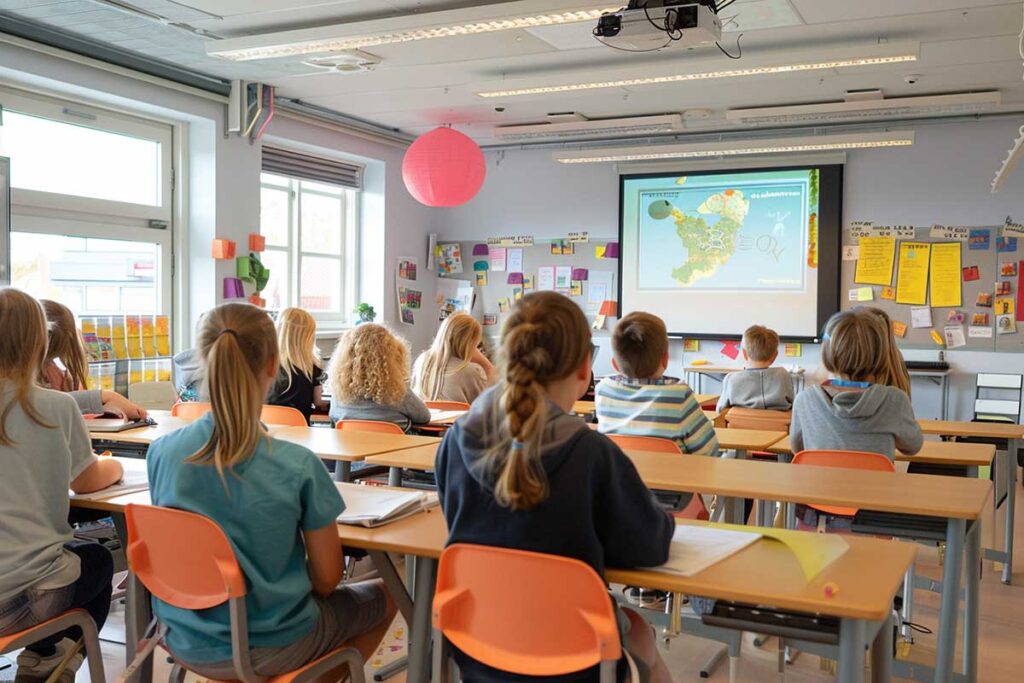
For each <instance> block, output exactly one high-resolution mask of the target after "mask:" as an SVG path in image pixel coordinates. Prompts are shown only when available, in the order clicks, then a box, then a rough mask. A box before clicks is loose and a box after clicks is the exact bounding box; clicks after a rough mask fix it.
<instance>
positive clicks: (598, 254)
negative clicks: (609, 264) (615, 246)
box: [594, 244, 607, 258]
mask: <svg viewBox="0 0 1024 683" xmlns="http://www.w3.org/2000/svg"><path fill="white" fill-rule="evenodd" d="M605 251H607V247H605V246H604V245H603V244H598V245H595V246H594V258H604V254H605Z"/></svg>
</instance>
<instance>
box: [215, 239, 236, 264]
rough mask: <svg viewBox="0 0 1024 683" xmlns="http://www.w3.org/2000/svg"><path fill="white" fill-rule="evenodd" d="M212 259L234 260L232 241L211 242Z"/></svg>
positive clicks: (217, 240) (233, 244)
mask: <svg viewBox="0 0 1024 683" xmlns="http://www.w3.org/2000/svg"><path fill="white" fill-rule="evenodd" d="M213 258H215V259H218V260H223V259H233V258H235V242H234V240H222V239H219V238H218V239H215V240H213Z"/></svg>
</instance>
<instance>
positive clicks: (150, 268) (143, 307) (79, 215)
mask: <svg viewBox="0 0 1024 683" xmlns="http://www.w3.org/2000/svg"><path fill="white" fill-rule="evenodd" d="M0 106H2V107H3V123H2V125H0V156H2V157H9V158H10V181H11V226H10V233H9V245H10V246H9V249H10V263H11V277H10V280H11V284H13V285H14V286H16V287H19V288H22V289H24V290H26V291H28V292H29V293H31V294H33V295H34V296H36V297H40V298H50V299H55V300H57V301H60V302H62V303H64V304H65V305H66V306H68V307H69V308H71V309H72V310H73V311H74V312H75V313H76V314H78V315H80V316H83V315H85V316H88V315H104V314H106V315H112V314H130V313H146V314H170V312H171V310H170V308H171V299H172V297H171V270H172V267H173V261H172V257H173V255H172V225H171V223H172V220H171V219H172V216H173V212H172V204H173V202H172V196H173V170H172V167H171V159H172V146H173V139H172V128H171V126H170V125H168V124H164V123H159V122H155V121H149V120H145V119H140V118H135V117H131V116H127V115H124V114H121V113H118V112H112V111H108V110H106V109H102V108H98V107H92V106H89V105H84V104H80V103H76V102H69V101H64V100H57V99H51V98H47V97H43V96H40V95H36V94H32V93H25V92H22V91H19V90H13V89H4V88H0Z"/></svg>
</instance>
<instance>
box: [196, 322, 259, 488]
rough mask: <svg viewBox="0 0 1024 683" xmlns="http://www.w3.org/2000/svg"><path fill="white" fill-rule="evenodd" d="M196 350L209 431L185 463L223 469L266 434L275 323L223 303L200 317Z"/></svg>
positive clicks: (247, 453) (246, 453) (251, 449)
mask: <svg viewBox="0 0 1024 683" xmlns="http://www.w3.org/2000/svg"><path fill="white" fill-rule="evenodd" d="M196 350H197V351H198V352H199V357H200V359H201V360H202V365H203V368H204V371H205V372H204V377H205V378H206V393H207V394H208V395H209V397H210V405H211V406H212V411H211V412H212V413H213V433H212V434H211V435H210V440H209V441H207V442H206V445H204V446H203V447H202V448H200V449H199V450H198V451H197V452H196V453H194V454H192V456H190V457H189V458H188V459H187V460H186V462H195V463H211V462H212V463H213V465H214V466H215V467H216V468H217V473H218V474H220V476H221V479H223V478H224V472H225V471H226V470H230V469H231V468H232V467H234V466H235V465H236V464H238V463H240V462H242V461H244V460H246V459H247V458H249V457H251V456H252V454H253V453H254V452H255V451H256V448H257V447H258V446H259V442H260V439H269V438H270V435H269V434H268V433H267V430H266V429H264V427H263V425H262V424H261V423H260V413H261V411H262V409H263V400H264V399H265V398H266V372H267V368H268V367H269V366H270V365H271V364H272V363H276V362H277V337H276V336H275V334H274V323H273V321H271V319H270V316H268V315H267V313H266V311H264V310H263V309H261V308H257V307H256V306H253V305H251V304H245V303H228V304H221V305H220V306H217V307H216V308H214V309H213V310H211V311H209V312H208V313H207V314H206V315H205V316H203V319H202V323H201V324H200V327H199V337H198V340H197V342H196Z"/></svg>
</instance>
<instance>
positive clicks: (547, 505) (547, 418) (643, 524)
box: [435, 292, 675, 683]
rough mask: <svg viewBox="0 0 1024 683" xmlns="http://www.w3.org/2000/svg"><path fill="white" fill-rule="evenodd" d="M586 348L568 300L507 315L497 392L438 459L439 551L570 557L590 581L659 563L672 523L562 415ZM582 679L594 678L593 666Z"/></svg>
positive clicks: (544, 301)
mask: <svg viewBox="0 0 1024 683" xmlns="http://www.w3.org/2000/svg"><path fill="white" fill-rule="evenodd" d="M591 349H592V346H591V341H590V327H589V325H588V324H587V319H586V317H585V316H584V315H583V311H581V310H580V308H579V307H578V306H577V305H576V304H575V303H573V302H572V300H570V299H569V298H567V297H565V296H562V295H561V294H557V293H555V292H537V293H534V294H529V295H527V296H525V297H523V298H522V299H521V300H520V301H519V302H518V303H517V304H516V305H515V307H514V308H513V309H512V313H511V314H510V315H509V317H508V319H507V320H506V322H505V326H504V328H503V330H502V337H501V347H500V350H499V360H498V384H497V386H495V387H493V388H491V389H488V390H487V391H485V392H484V393H483V394H481V395H480V397H479V398H478V399H477V400H476V401H475V402H474V403H473V407H472V409H471V410H470V412H469V414H468V415H467V416H466V417H465V418H462V419H461V420H459V421H458V422H456V423H455V425H454V426H453V427H452V429H450V430H449V431H448V433H447V434H446V435H445V437H444V440H443V441H442V443H441V446H440V448H439V449H438V453H437V460H436V462H435V471H436V474H437V486H438V490H439V493H440V496H441V506H442V509H443V511H444V515H445V518H446V519H447V521H448V533H449V535H448V542H449V543H475V544H480V545H493V546H500V547H504V548H518V549H521V550H529V551H534V552H541V553H549V554H552V555H561V556H564V557H571V558H574V559H577V560H580V561H582V562H585V563H587V564H589V565H590V566H591V567H593V568H594V570H595V571H596V572H597V573H598V574H601V573H602V572H603V570H604V568H605V566H614V567H653V566H658V565H661V564H664V563H665V562H666V561H667V559H668V549H669V544H670V543H671V540H672V534H673V531H674V529H675V523H674V522H673V520H672V518H671V517H670V516H669V515H668V513H667V512H665V511H664V510H662V509H661V508H660V506H659V505H658V503H657V501H656V500H655V498H654V496H653V495H652V494H651V492H650V491H649V490H647V488H646V487H645V486H644V484H643V482H642V481H641V480H640V476H639V475H638V474H637V472H636V468H635V467H634V466H633V464H632V463H631V462H630V461H629V459H628V458H627V457H626V456H625V454H623V453H622V451H621V450H619V448H618V447H617V446H615V444H614V443H612V442H611V441H610V440H609V439H608V438H607V437H606V436H604V435H602V434H600V433H598V432H596V431H593V430H591V429H589V428H588V427H587V425H586V424H585V423H584V422H583V420H581V419H580V418H577V417H574V416H572V415H571V414H570V413H571V411H572V406H573V403H575V401H576V400H578V399H579V398H580V396H581V395H582V394H583V393H584V392H585V391H586V389H587V386H588V385H589V382H590V372H591V367H590V366H591ZM624 613H625V617H627V618H624V619H621V620H620V622H621V623H623V624H624V633H623V645H624V647H625V648H626V649H627V651H628V652H629V653H630V654H631V655H632V656H633V658H634V659H635V660H637V662H638V663H639V664H642V666H641V667H640V668H641V670H642V672H643V674H644V676H645V679H646V680H651V681H657V682H659V683H661V682H666V683H667V682H668V681H671V676H670V675H669V673H668V670H667V669H666V668H665V665H664V663H663V662H662V661H661V659H660V656H659V655H658V654H657V650H656V648H655V642H654V637H653V634H652V632H651V630H650V627H649V626H648V625H647V624H646V622H645V621H644V620H643V617H641V616H640V615H638V614H636V613H635V612H633V611H632V610H628V609H626V610H624ZM456 658H457V659H458V660H459V666H460V670H461V671H462V673H463V676H464V677H465V678H466V679H469V680H476V679H478V678H479V679H481V680H491V679H498V678H501V676H500V672H497V671H494V670H491V669H489V668H488V667H486V666H484V665H482V664H480V663H479V662H476V661H474V660H471V659H469V658H467V657H465V656H464V655H461V653H456ZM624 671H625V669H624V665H623V666H620V673H623V675H624ZM588 673H589V674H592V679H593V680H595V681H596V680H597V671H596V668H595V669H594V671H592V672H588ZM590 679H591V677H590V676H588V678H586V679H580V680H590ZM574 680H576V679H575V678H574Z"/></svg>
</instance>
